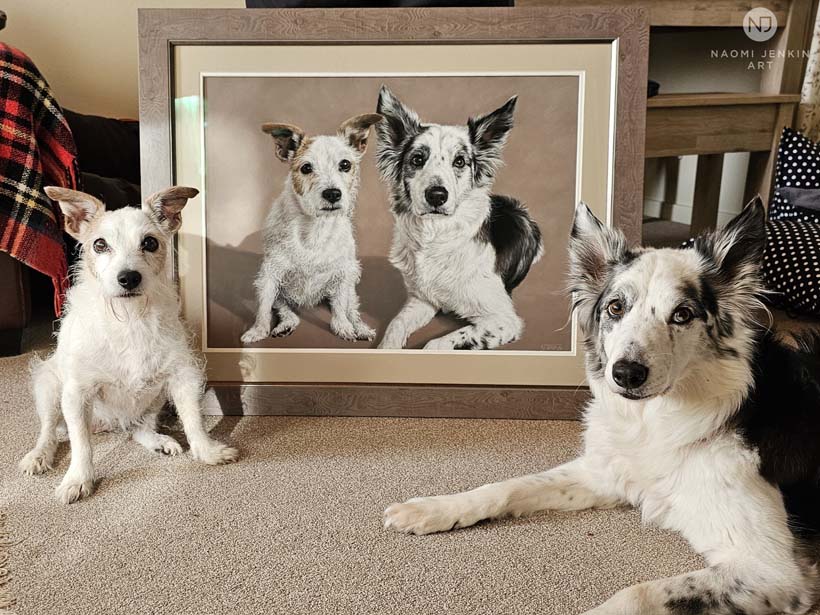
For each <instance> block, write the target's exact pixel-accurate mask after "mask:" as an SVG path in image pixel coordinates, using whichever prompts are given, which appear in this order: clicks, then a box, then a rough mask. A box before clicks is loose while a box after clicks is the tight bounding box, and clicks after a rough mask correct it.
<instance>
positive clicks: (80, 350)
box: [19, 186, 238, 504]
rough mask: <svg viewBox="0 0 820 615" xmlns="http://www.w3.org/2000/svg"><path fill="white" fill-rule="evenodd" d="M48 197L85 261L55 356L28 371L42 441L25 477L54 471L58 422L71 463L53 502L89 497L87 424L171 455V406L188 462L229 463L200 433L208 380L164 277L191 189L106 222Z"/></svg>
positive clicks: (64, 199)
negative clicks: (164, 412)
mask: <svg viewBox="0 0 820 615" xmlns="http://www.w3.org/2000/svg"><path fill="white" fill-rule="evenodd" d="M45 191H46V193H47V194H48V196H49V197H51V198H52V199H54V200H55V201H58V203H59V205H60V209H61V210H62V213H63V217H64V221H65V230H66V232H68V233H69V234H70V235H71V236H72V237H74V238H75V239H77V241H78V242H79V243H80V245H81V257H80V260H79V263H78V265H77V268H76V276H75V281H74V284H73V285H72V287H71V288H70V289H69V291H68V293H67V295H66V308H65V310H66V311H65V314H64V315H63V317H62V320H61V325H60V332H59V334H58V336H57V348H56V350H55V351H54V353H53V354H52V355H51V356H50V357H49V358H48V359H46V360H45V361H40V360H35V361H34V362H33V364H32V377H33V390H34V400H35V407H36V411H37V415H38V416H39V419H40V433H39V436H38V438H37V443H36V444H35V446H34V448H33V449H32V450H31V451H30V452H29V453H28V454H27V455H26V456H25V457H24V458H23V459H22V460H21V461H20V464H19V465H20V469H21V470H22V471H23V472H24V473H26V474H41V473H43V472H45V471H46V470H49V469H51V467H52V464H53V461H54V454H55V451H56V448H57V430H58V427H60V426H61V424H62V423H63V422H64V424H65V427H66V428H67V431H68V437H69V441H70V444H71V462H70V464H69V468H68V471H67V472H66V474H65V476H64V477H63V480H62V482H61V483H60V485H59V487H58V488H57V497H58V499H59V500H60V501H62V502H64V503H67V504H68V503H72V502H75V501H77V500H79V499H80V498H83V497H86V496H88V495H90V494H91V493H92V492H93V490H94V478H95V477H94V466H93V462H92V448H91V428H92V425H95V426H96V427H98V428H104V429H110V428H116V427H119V428H122V429H125V430H128V431H130V432H131V435H132V437H133V439H134V440H135V441H137V442H138V443H139V444H141V445H143V446H144V447H146V448H147V449H149V450H152V451H156V452H159V453H163V454H166V455H177V454H179V453H180V452H182V448H181V446H180V445H179V443H178V442H177V441H176V440H174V439H173V438H171V437H170V436H168V435H164V434H159V433H157V431H156V423H157V415H158V414H159V412H160V410H161V409H162V408H163V406H164V404H165V403H166V401H171V402H173V404H174V406H175V407H176V411H177V414H178V415H179V418H180V420H181V422H182V426H183V429H184V430H185V435H186V437H187V439H188V442H189V444H190V447H191V454H192V456H193V457H194V459H196V460H198V461H201V462H203V463H207V464H221V463H228V462H231V461H234V460H236V459H237V457H238V453H237V451H236V449H234V448H230V447H228V446H226V445H224V444H221V443H220V442H217V441H215V440H213V439H211V437H210V436H209V435H208V433H207V431H206V430H205V428H204V425H203V422H202V416H201V400H202V396H203V392H204V385H205V380H204V373H203V369H202V365H201V363H200V362H199V361H198V360H197V358H196V357H195V356H194V353H193V352H192V350H191V348H190V346H189V339H188V334H187V332H186V330H185V327H184V326H183V323H182V321H181V320H180V316H179V301H178V296H177V292H176V289H175V287H174V284H173V282H172V281H171V280H170V279H169V276H168V273H167V272H168V264H169V263H168V260H169V259H170V258H172V249H173V244H172V239H173V234H174V233H175V232H176V231H177V229H178V228H179V226H180V224H181V218H180V212H181V211H182V208H183V207H184V206H185V204H186V202H187V201H188V199H190V198H192V197H194V196H196V194H197V190H195V189H194V188H185V187H180V186H175V187H172V188H168V189H166V190H163V191H161V192H158V193H156V194H154V195H152V196H150V197H148V199H147V200H146V201H145V204H144V205H143V206H142V208H135V207H125V208H123V209H120V210H117V211H111V212H107V211H105V205H104V204H103V203H102V202H100V201H99V200H98V199H96V198H95V197H93V196H91V195H88V194H84V193H82V192H76V191H74V190H68V189H65V188H57V187H47V188H46V189H45Z"/></svg>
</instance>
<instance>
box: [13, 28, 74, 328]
mask: <svg viewBox="0 0 820 615" xmlns="http://www.w3.org/2000/svg"><path fill="white" fill-rule="evenodd" d="M79 176H80V175H79V170H78V167H77V151H76V148H75V146H74V139H73V137H72V136H71V130H70V129H69V127H68V124H67V123H66V120H65V118H64V117H63V112H62V111H61V109H60V106H59V105H58V104H57V101H56V100H54V97H53V96H52V95H51V90H50V88H49V87H48V84H47V83H46V80H45V79H43V76H42V75H41V74H40V72H39V71H38V70H37V67H36V66H34V63H33V62H32V61H31V60H30V59H29V58H28V57H27V56H26V55H25V54H23V53H21V52H20V51H18V50H17V49H14V48H13V47H9V46H8V45H6V44H4V43H0V250H4V251H6V252H8V253H9V254H11V255H12V256H13V257H14V258H16V259H17V260H19V261H21V262H23V263H25V264H26V265H28V266H29V267H32V268H33V269H36V270H37V271H40V272H42V273H44V274H46V275H48V276H49V277H50V278H51V279H52V280H53V281H54V289H55V293H54V308H55V310H56V312H57V314H58V315H59V313H60V309H61V307H62V301H63V295H64V292H65V288H66V285H67V283H68V277H67V269H68V266H67V264H66V254H65V244H64V242H63V222H62V216H61V214H60V210H59V208H58V207H57V206H56V205H55V204H54V203H52V202H51V200H50V199H49V198H48V197H47V196H46V194H45V193H44V192H43V186H49V185H54V186H63V187H65V188H77V186H78V181H79Z"/></svg>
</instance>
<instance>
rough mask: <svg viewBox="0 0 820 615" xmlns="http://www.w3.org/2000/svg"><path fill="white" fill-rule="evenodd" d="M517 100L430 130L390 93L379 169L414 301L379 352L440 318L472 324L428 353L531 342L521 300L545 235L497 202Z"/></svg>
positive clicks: (396, 258)
mask: <svg viewBox="0 0 820 615" xmlns="http://www.w3.org/2000/svg"><path fill="white" fill-rule="evenodd" d="M515 104H516V99H515V97H513V98H511V99H510V100H508V101H507V102H506V103H505V104H504V105H503V106H501V107H500V108H499V109H496V110H495V111H493V112H492V113H489V114H487V115H484V116H481V117H478V118H472V119H470V120H469V121H468V122H467V125H466V126H441V125H439V124H422V123H421V121H420V120H419V118H418V116H417V115H416V113H415V112H413V111H412V110H410V109H408V108H407V107H405V106H404V105H403V104H402V103H401V101H399V99H398V98H396V97H395V96H394V95H393V93H392V92H391V91H390V90H389V89H387V88H386V87H384V86H382V89H381V91H380V92H379V102H378V113H379V114H380V115H382V116H383V117H384V121H382V122H381V123H380V124H378V125H377V126H376V133H377V136H378V149H377V161H378V166H379V170H380V172H381V174H382V177H383V178H384V179H385V180H386V181H387V182H389V184H390V197H391V207H392V211H393V216H394V218H395V226H394V231H393V244H392V248H391V250H390V262H391V263H392V264H393V265H394V266H395V267H396V268H397V269H398V270H399V271H400V272H401V274H402V276H403V277H404V285H405V287H406V290H407V301H406V303H405V305H404V307H403V308H402V309H401V311H400V312H399V313H398V314H397V315H396V316H395V317H394V318H393V320H392V321H391V323H390V324H389V326H388V327H387V331H386V333H385V335H384V338H383V339H382V341H381V343H380V344H379V348H403V347H404V346H405V344H406V343H407V339H408V338H409V337H410V336H411V335H412V334H413V332H415V331H417V330H418V329H420V328H422V327H424V326H425V325H426V324H427V323H429V322H430V321H431V320H432V319H433V317H434V316H435V315H436V313H437V312H439V311H444V312H449V313H452V314H455V315H456V316H458V317H460V318H463V319H465V320H467V321H468V322H469V323H470V324H469V325H467V326H465V327H462V328H460V329H458V330H456V331H454V332H452V333H449V334H447V335H444V336H442V337H439V338H437V339H434V340H431V341H430V342H429V343H428V344H427V345H426V346H425V349H435V350H454V349H455V350H472V349H487V348H496V347H497V346H500V345H501V344H507V343H509V342H513V341H515V340H517V339H519V338H520V337H521V333H522V332H523V330H524V322H523V321H522V319H521V318H520V317H519V316H518V314H517V313H516V311H515V306H514V305H513V301H512V297H511V293H512V290H513V289H514V288H515V287H516V286H518V285H519V284H520V283H521V282H522V280H523V279H524V278H525V277H526V275H527V273H528V272H529V270H530V267H531V266H532V264H533V263H535V262H536V261H537V260H538V259H539V258H540V256H541V253H542V249H543V248H542V243H541V232H540V231H539V229H538V225H536V223H535V222H534V221H533V220H532V218H530V216H529V213H528V212H527V209H526V208H525V207H524V205H522V204H521V203H519V202H518V201H517V200H515V199H513V198H510V197H506V196H498V195H493V194H490V186H491V184H492V181H493V179H494V177H495V173H496V170H497V169H498V167H499V166H500V164H501V150H502V148H503V146H504V143H505V142H506V140H507V136H508V134H509V132H510V129H512V126H513V112H514V110H515Z"/></svg>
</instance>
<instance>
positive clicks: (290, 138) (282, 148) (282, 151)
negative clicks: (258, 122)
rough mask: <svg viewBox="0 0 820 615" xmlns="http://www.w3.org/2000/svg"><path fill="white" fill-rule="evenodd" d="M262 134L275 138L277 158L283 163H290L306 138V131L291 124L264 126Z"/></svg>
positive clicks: (268, 124) (266, 124) (268, 123)
mask: <svg viewBox="0 0 820 615" xmlns="http://www.w3.org/2000/svg"><path fill="white" fill-rule="evenodd" d="M262 132H264V133H265V134H267V135H270V136H272V137H273V143H274V146H275V149H276V157H277V158H278V159H279V160H281V161H282V162H290V160H291V159H292V158H293V155H294V154H295V153H296V150H298V149H299V146H300V145H301V144H302V141H303V140H304V138H305V131H304V130H302V129H301V128H299V127H298V126H293V125H291V124H273V123H271V122H266V123H264V124H262Z"/></svg>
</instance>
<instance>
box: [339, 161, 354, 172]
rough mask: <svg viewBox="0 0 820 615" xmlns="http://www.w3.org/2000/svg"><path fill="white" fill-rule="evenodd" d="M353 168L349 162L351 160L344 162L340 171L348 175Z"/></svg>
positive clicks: (340, 165)
mask: <svg viewBox="0 0 820 615" xmlns="http://www.w3.org/2000/svg"><path fill="white" fill-rule="evenodd" d="M352 166H353V165H351V164H350V161H349V160H342V161H341V162H340V163H339V170H340V171H341V172H342V173H347V172H348V171H349V170H350V167H352Z"/></svg>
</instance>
